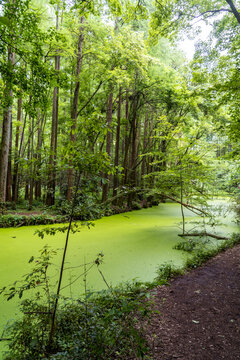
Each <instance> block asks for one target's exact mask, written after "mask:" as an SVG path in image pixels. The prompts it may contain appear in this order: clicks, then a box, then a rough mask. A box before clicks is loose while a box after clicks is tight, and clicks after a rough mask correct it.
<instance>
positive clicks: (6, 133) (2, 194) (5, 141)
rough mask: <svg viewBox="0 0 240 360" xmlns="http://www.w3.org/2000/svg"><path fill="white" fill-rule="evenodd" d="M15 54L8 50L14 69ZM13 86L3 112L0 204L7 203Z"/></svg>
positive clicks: (0, 148)
mask: <svg viewBox="0 0 240 360" xmlns="http://www.w3.org/2000/svg"><path fill="white" fill-rule="evenodd" d="M14 59H15V54H14V53H13V52H12V49H11V48H8V66H9V68H10V69H12V68H13V64H14ZM12 71H13V69H12ZM12 97H13V92H12V85H11V81H10V82H9V83H7V84H6V91H5V101H6V103H7V104H6V105H5V107H4V111H3V126H2V141H1V145H0V203H4V202H5V201H6V185H7V171H8V154H9V144H10V132H11V121H12Z"/></svg>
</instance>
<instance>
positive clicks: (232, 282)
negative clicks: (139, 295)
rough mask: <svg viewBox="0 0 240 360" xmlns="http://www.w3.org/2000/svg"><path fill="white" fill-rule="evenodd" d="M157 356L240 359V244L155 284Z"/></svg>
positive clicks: (149, 329) (150, 336)
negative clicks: (203, 263) (199, 265)
mask: <svg viewBox="0 0 240 360" xmlns="http://www.w3.org/2000/svg"><path fill="white" fill-rule="evenodd" d="M153 301H154V306H153V307H154V309H155V310H157V311H158V312H160V313H158V312H154V313H153V314H152V316H151V318H150V320H149V322H146V323H145V324H144V328H145V330H146V336H147V340H148V344H149V346H150V349H151V358H152V359H154V360H156V359H157V360H176V359H179V360H219V359H228V360H236V359H240V245H237V246H235V247H234V248H232V249H228V250H226V251H225V252H223V253H220V254H219V255H217V256H216V257H214V258H212V259H211V260H209V261H208V262H207V263H206V264H205V265H204V266H202V267H201V268H198V269H196V270H193V271H191V272H189V273H187V274H186V275H183V276H179V277H177V278H175V279H173V280H172V281H171V284H170V286H159V287H157V288H155V289H154V290H153Z"/></svg>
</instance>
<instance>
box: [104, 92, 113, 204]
mask: <svg viewBox="0 0 240 360" xmlns="http://www.w3.org/2000/svg"><path fill="white" fill-rule="evenodd" d="M112 106H113V93H112V91H111V92H110V94H109V97H108V109H107V127H108V132H107V140H106V153H107V154H108V156H109V157H111V148H112V132H111V124H112ZM104 177H105V179H106V183H105V184H103V187H102V202H105V201H106V200H107V197H108V190H109V175H108V174H105V175H104Z"/></svg>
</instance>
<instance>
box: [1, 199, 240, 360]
mask: <svg viewBox="0 0 240 360" xmlns="http://www.w3.org/2000/svg"><path fill="white" fill-rule="evenodd" d="M186 214H187V216H188V217H190V216H192V213H190V212H186ZM180 221H181V214H180V207H179V205H177V204H172V203H167V204H160V205H159V206H156V207H153V208H149V209H143V210H141V211H132V212H130V213H125V214H119V215H114V216H110V217H105V218H103V219H100V220H97V221H95V226H94V227H91V229H90V230H89V229H87V228H83V230H82V231H81V232H80V233H76V234H73V235H71V237H70V242H69V248H68V252H67V259H66V261H67V264H66V267H67V268H69V267H71V269H69V270H66V271H65V274H64V284H63V286H65V285H67V284H69V282H72V285H71V286H68V287H67V288H66V289H65V290H64V295H66V296H68V295H69V296H74V297H76V296H80V295H81V294H82V293H83V278H82V277H80V278H79V279H78V280H77V281H75V280H76V277H78V276H79V275H81V273H82V272H83V267H81V266H80V267H78V266H79V265H81V264H84V263H88V262H90V261H93V260H94V259H95V258H96V255H97V254H98V253H99V252H102V253H103V254H104V258H103V259H104V262H103V264H102V265H101V267H100V268H101V271H102V272H103V274H104V277H105V279H106V281H107V282H108V283H109V284H111V285H117V284H119V283H120V282H123V281H131V280H133V279H137V280H141V281H151V280H153V279H154V277H155V276H156V273H155V271H156V268H157V266H158V265H160V264H162V263H165V262H169V261H172V262H173V264H175V265H177V266H178V265H181V264H182V263H183V261H184V260H185V258H186V255H185V254H183V253H182V252H181V251H177V250H174V249H173V246H174V244H176V243H177V242H178V241H179V237H178V236H177V234H178V233H179V232H180V229H179V227H180ZM58 226H59V225H58ZM41 228H43V226H29V227H22V228H17V229H15V228H8V229H1V230H0V288H2V287H3V286H5V285H9V284H11V283H13V282H14V281H15V280H18V279H21V277H22V276H23V275H24V274H26V273H28V272H29V271H30V269H31V266H32V265H31V264H28V260H29V259H30V257H31V256H32V255H33V256H35V257H36V256H38V255H39V250H40V249H41V248H43V246H44V245H45V244H48V245H50V246H51V247H52V248H54V249H59V250H58V254H57V255H56V256H55V257H54V259H53V262H54V263H55V266H53V268H52V271H51V277H52V281H53V282H54V274H57V272H58V269H59V264H60V260H61V255H62V248H63V246H64V240H65V235H64V234H59V233H58V234H57V235H55V236H46V237H44V239H40V238H39V237H37V236H36V235H34V232H35V231H36V229H41ZM229 230H230V231H233V230H234V226H233V227H232V226H230V229H229ZM86 280H87V288H88V289H89V290H101V289H104V288H106V284H105V282H104V281H103V279H102V277H101V275H100V274H99V272H98V271H97V269H96V266H95V267H94V268H93V269H92V270H91V271H90V272H89V273H88V275H87V278H86ZM17 303H18V301H16V300H13V301H9V302H7V301H6V300H5V299H3V297H0V330H1V329H3V327H4V324H5V323H6V322H7V321H8V320H9V319H13V318H16V317H17V316H18V311H17ZM1 348H3V342H2V343H0V350H1ZM0 359H1V355H0Z"/></svg>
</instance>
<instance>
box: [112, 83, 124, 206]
mask: <svg viewBox="0 0 240 360" xmlns="http://www.w3.org/2000/svg"><path fill="white" fill-rule="evenodd" d="M121 91H122V89H121V87H120V88H119V96H118V112H117V131H116V143H115V159H114V166H115V168H117V167H118V165H119V147H120V129H121V105H122V96H121ZM115 171H116V173H115V174H114V177H113V196H116V195H117V188H118V184H119V180H118V170H117V169H116V170H115ZM116 204H117V201H116V202H115V205H116Z"/></svg>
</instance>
